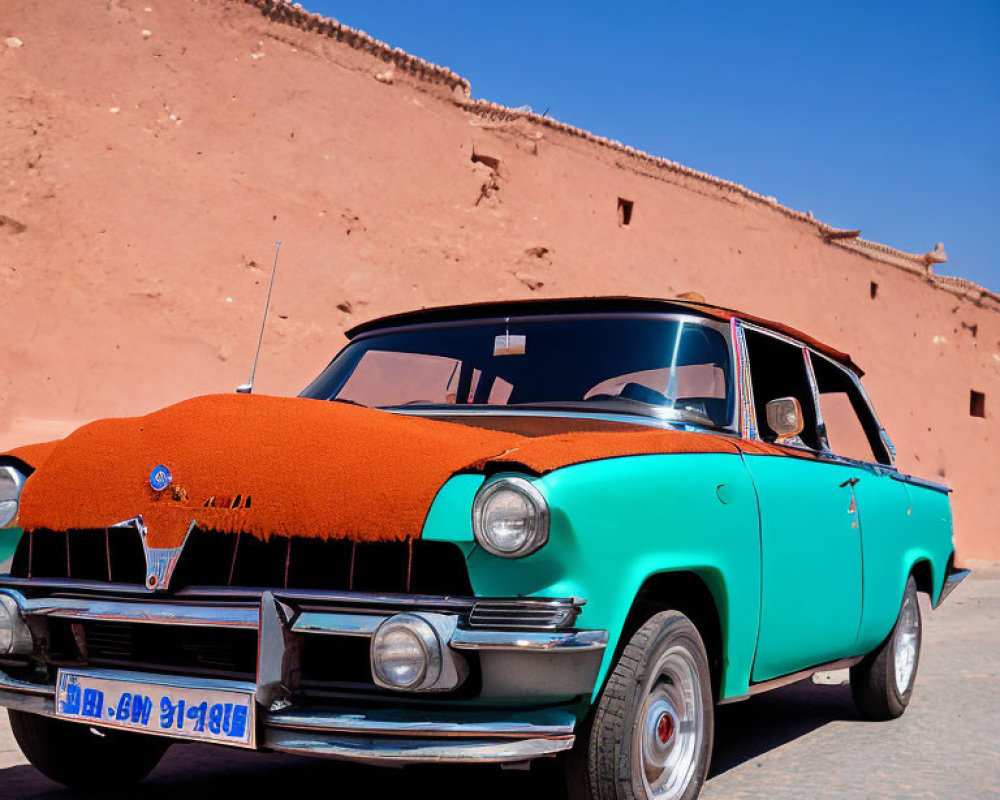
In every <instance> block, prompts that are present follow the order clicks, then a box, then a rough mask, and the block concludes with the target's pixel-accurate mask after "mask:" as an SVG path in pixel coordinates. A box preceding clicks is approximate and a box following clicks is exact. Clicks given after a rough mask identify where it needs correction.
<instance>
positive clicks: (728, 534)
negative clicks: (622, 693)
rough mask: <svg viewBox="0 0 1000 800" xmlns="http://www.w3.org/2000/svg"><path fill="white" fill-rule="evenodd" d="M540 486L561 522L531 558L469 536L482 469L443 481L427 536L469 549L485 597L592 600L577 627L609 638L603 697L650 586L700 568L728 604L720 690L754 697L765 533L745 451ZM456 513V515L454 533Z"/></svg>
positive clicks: (622, 467) (633, 463)
mask: <svg viewBox="0 0 1000 800" xmlns="http://www.w3.org/2000/svg"><path fill="white" fill-rule="evenodd" d="M460 479H461V480H460ZM534 483H535V485H536V486H537V487H538V488H539V490H540V491H541V492H542V494H543V495H544V496H545V497H546V499H547V501H548V503H549V506H550V509H551V512H552V525H551V531H550V539H549V542H548V544H546V545H545V546H544V547H543V548H541V549H540V550H538V551H537V552H535V553H533V554H532V555H530V556H527V557H526V558H521V559H504V558H498V557H496V556H493V555H491V554H490V553H488V552H486V551H485V550H483V549H482V548H479V547H478V546H475V544H474V541H473V543H472V544H471V545H470V544H469V542H470V540H471V539H472V531H471V522H468V521H467V520H468V519H469V517H470V513H471V512H470V509H471V505H472V498H473V497H474V495H475V491H476V489H477V488H478V486H479V485H481V479H478V482H477V479H475V478H474V477H473V476H458V477H457V478H454V479H452V481H450V482H449V484H447V485H446V487H445V488H444V489H442V492H441V493H440V494H439V496H438V499H437V500H436V501H435V504H434V507H432V509H431V513H430V514H429V516H428V524H427V525H425V528H424V530H425V533H424V535H425V537H427V538H444V537H445V536H446V537H447V538H448V539H449V540H451V541H458V542H460V543H461V542H463V541H464V542H465V543H466V545H467V546H469V548H470V549H469V551H468V552H469V555H468V568H469V573H470V578H471V581H472V586H473V588H474V590H475V592H476V594H477V595H485V596H536V597H571V596H576V597H582V598H585V599H586V600H587V605H586V606H585V607H584V609H583V612H582V613H581V615H580V617H579V620H578V623H577V624H578V625H579V627H582V628H599V629H602V630H606V631H608V634H609V637H610V640H609V645H608V649H607V651H606V653H605V657H604V661H603V663H602V665H601V672H600V678H599V680H598V683H597V686H596V687H595V696H596V694H597V692H599V690H600V687H601V686H602V685H603V681H604V678H605V676H606V675H607V672H608V670H609V669H610V667H611V665H612V662H613V659H614V656H615V653H616V651H617V649H618V644H619V638H620V636H621V632H622V629H623V627H624V624H625V620H626V618H627V617H628V613H629V610H630V609H631V608H632V603H633V601H634V599H635V597H636V594H637V593H638V591H639V589H640V587H642V585H643V584H644V583H645V582H646V580H647V579H648V578H650V577H651V576H653V575H656V574H659V573H663V572H674V571H680V570H685V571H693V572H695V573H697V574H699V575H700V576H702V578H703V580H705V583H706V585H708V587H709V589H710V591H711V592H712V593H713V597H714V598H715V600H716V603H717V606H718V607H717V611H718V614H719V619H720V622H721V626H722V646H723V652H722V654H721V655H722V659H721V660H722V676H721V678H722V685H721V696H722V697H731V696H736V695H742V694H745V693H746V691H747V687H748V685H749V679H750V668H751V665H752V663H753V653H754V647H755V644H756V640H757V628H758V623H759V607H760V533H759V526H758V516H757V506H756V497H755V494H754V490H753V485H752V483H751V481H750V477H749V474H748V473H747V471H746V468H745V466H744V464H743V461H742V459H741V458H740V457H739V456H738V455H727V454H714V453H713V454H670V455H643V456H629V457H624V458H613V459H605V460H602V461H594V462H588V463H585V464H578V465H575V466H570V467H564V468H562V469H559V470H556V471H554V472H551V473H549V474H547V475H545V476H543V477H541V478H535V479H534ZM446 509H451V513H448V514H446V513H445V512H446ZM458 514H462V515H464V516H463V517H462V518H461V519H460V518H459V516H457V515H458ZM446 516H447V517H449V518H450V519H451V520H452V524H451V530H450V532H448V533H447V534H446V533H445V532H444V530H443V528H442V525H443V524H444V523H445V517H446Z"/></svg>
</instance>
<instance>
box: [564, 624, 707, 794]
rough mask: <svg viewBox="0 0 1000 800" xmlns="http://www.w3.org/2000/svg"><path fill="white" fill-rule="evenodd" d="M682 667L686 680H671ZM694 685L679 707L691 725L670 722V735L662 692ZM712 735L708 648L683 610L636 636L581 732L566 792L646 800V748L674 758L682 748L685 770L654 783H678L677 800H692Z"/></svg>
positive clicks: (567, 766)
mask: <svg viewBox="0 0 1000 800" xmlns="http://www.w3.org/2000/svg"><path fill="white" fill-rule="evenodd" d="M664 659H666V662H665V661H664ZM678 666H682V667H683V671H682V673H676V674H683V675H686V676H688V678H683V679H677V680H673V681H671V680H670V678H669V674H671V670H674V669H676V668H677V667H678ZM663 669H666V670H667V672H663V671H662V670H663ZM689 679H693V681H691V682H689V683H688V684H687V685H688V689H689V690H690V697H691V702H690V703H689V704H680V703H677V704H675V705H677V706H681V713H683V715H684V716H683V720H679V721H687V722H686V724H685V726H684V729H683V730H684V732H683V733H682V732H681V727H680V726H679V725H675V724H674V723H673V720H674V719H675V717H670V720H668V721H667V722H669V733H668V732H667V730H666V725H667V723H664V725H663V727H661V724H660V722H661V721H662V720H663V715H664V712H663V710H662V709H664V708H665V706H663V702H664V700H663V697H662V695H661V693H662V692H664V691H666V692H668V693H670V692H676V691H678V687H680V686H682V685H684V682H685V681H686V680H689ZM658 687H659V688H658ZM671 709H672V710H677V709H676V708H675V707H674V706H671ZM714 734H715V719H714V702H713V697H712V680H711V674H710V671H709V666H708V654H707V653H706V652H705V645H704V643H703V642H702V639H701V636H700V635H699V633H698V630H697V628H695V626H694V625H693V624H692V623H691V620H689V619H688V618H687V617H686V616H684V615H683V614H681V613H680V612H678V611H663V612H661V613H659V614H656V615H655V616H653V617H651V618H650V619H649V620H648V621H647V622H646V623H645V624H644V625H643V626H642V627H641V628H640V629H639V630H638V631H637V632H636V633H635V635H633V636H632V638H631V640H630V641H629V642H628V644H627V645H626V646H625V649H624V650H623V651H622V654H621V656H620V657H619V658H618V662H617V663H616V664H615V668H614V670H613V671H612V673H611V675H610V676H609V678H608V681H607V684H606V685H605V687H604V691H603V692H601V696H600V699H599V700H598V702H597V705H596V707H595V709H594V712H593V714H592V715H591V717H590V718H589V719H588V720H587V721H586V722H585V723H584V724H583V725H582V726H581V727H580V729H579V730H578V731H577V742H576V746H575V747H574V749H573V751H572V752H571V753H569V755H568V756H567V758H566V761H565V777H566V789H567V794H568V796H569V797H570V799H571V800H645V799H646V798H648V797H649V796H650V794H649V786H650V785H651V784H650V781H649V778H648V775H647V771H646V770H645V769H644V764H645V763H646V756H644V755H643V753H644V752H648V750H644V748H643V743H644V742H645V743H647V744H649V745H650V746H651V747H652V748H656V747H659V748H661V749H662V750H663V751H667V748H670V750H669V752H670V753H673V748H680V747H681V746H682V745H683V750H680V749H679V750H678V751H677V752H678V754H680V753H682V752H683V753H687V754H688V756H687V757H685V758H684V760H683V763H682V766H681V767H679V768H678V770H677V771H676V772H671V771H670V770H668V769H664V770H662V772H661V773H660V777H659V778H656V779H654V781H653V785H659V782H660V781H666V782H668V783H669V781H671V780H676V781H677V785H676V786H674V787H673V791H672V793H671V794H670V795H669V796H670V797H671V800H674V798H676V800H694V798H696V797H697V796H698V794H699V793H700V792H701V788H702V786H703V785H704V783H705V777H706V775H707V774H708V765H709V762H710V761H711V758H712V741H713V738H714ZM664 737H666V738H664ZM682 737H684V738H682ZM657 739H659V742H660V744H659V745H658V744H657Z"/></svg>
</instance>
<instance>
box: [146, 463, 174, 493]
mask: <svg viewBox="0 0 1000 800" xmlns="http://www.w3.org/2000/svg"><path fill="white" fill-rule="evenodd" d="M172 480H173V477H172V476H171V474H170V470H169V469H167V468H166V467H165V466H163V464H160V465H159V466H156V467H153V471H152V472H150V473H149V485H150V486H152V487H153V489H154V490H155V491H157V492H162V491H163V490H164V489H166V488H167V487H168V486H169V485H170V482H171V481H172Z"/></svg>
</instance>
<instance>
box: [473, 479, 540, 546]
mask: <svg viewBox="0 0 1000 800" xmlns="http://www.w3.org/2000/svg"><path fill="white" fill-rule="evenodd" d="M472 531H473V533H474V534H475V535H476V541H477V542H479V544H481V545H482V546H483V547H484V548H485V549H486V550H488V551H489V552H491V553H493V554H494V555H497V556H504V557H505V558H520V557H522V556H526V555H529V554H530V553H534V552H535V551H536V550H537V549H538V548H539V547H541V546H542V545H543V544H545V543H546V542H547V541H548V540H549V506H548V503H546V502H545V498H544V497H542V493H541V492H539V491H538V489H536V488H535V487H534V486H533V485H532V484H531V482H530V481H527V480H525V479H524V478H501V479H500V480H497V481H494V482H493V483H489V484H487V485H486V486H484V487H483V488H482V489H480V490H479V494H477V495H476V500H475V502H474V503H473V504H472Z"/></svg>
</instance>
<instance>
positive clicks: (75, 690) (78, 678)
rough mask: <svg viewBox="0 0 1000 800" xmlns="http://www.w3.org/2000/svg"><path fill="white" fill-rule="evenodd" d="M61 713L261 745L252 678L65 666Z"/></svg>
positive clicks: (178, 735) (106, 724)
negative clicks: (245, 680) (246, 680)
mask: <svg viewBox="0 0 1000 800" xmlns="http://www.w3.org/2000/svg"><path fill="white" fill-rule="evenodd" d="M126 696H127V699H126ZM55 716H56V717H57V718H58V719H65V720H70V721H73V722H81V723H86V724H90V725H93V726H95V727H100V728H115V729H118V730H125V731H130V732H133V733H143V734H148V735H151V736H167V737H170V738H172V739H184V740H186V741H193V742H203V743H208V744H221V745H226V746H229V747H240V748H244V749H251V750H252V749H256V747H257V703H256V686H255V685H254V684H251V683H238V682H234V681H220V680H214V679H209V678H186V677H180V676H170V675H156V674H147V673H141V672H117V671H103V670H102V671H101V672H94V671H91V670H77V669H61V670H59V673H58V676H57V679H56V695H55Z"/></svg>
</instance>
